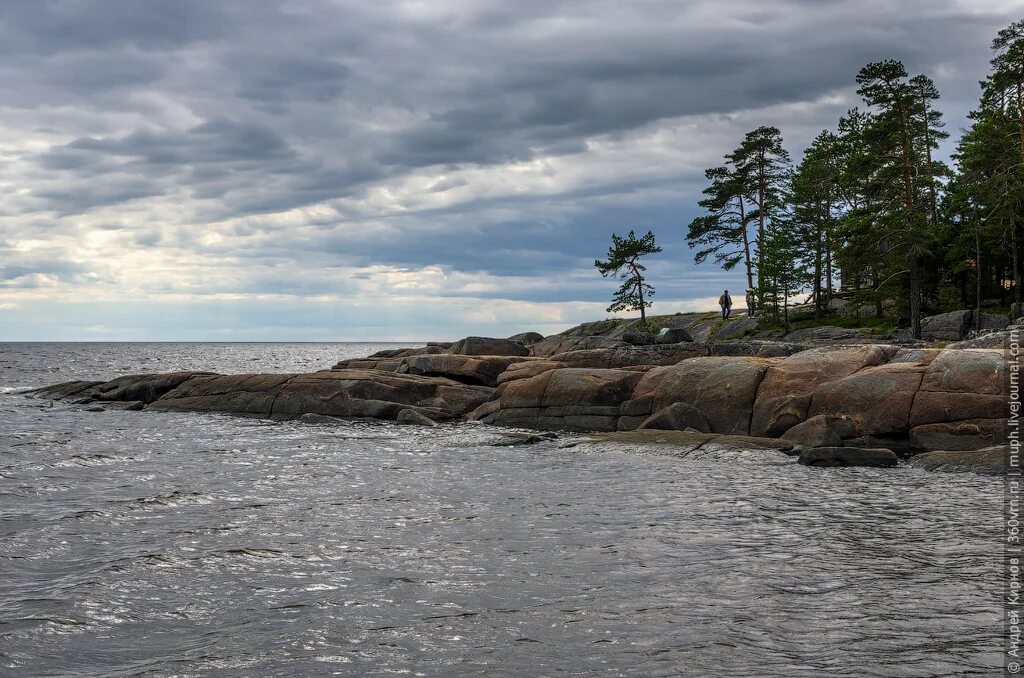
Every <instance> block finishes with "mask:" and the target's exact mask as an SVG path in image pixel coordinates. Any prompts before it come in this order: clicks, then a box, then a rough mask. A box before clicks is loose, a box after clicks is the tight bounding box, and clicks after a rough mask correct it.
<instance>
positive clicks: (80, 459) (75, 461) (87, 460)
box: [51, 454, 133, 468]
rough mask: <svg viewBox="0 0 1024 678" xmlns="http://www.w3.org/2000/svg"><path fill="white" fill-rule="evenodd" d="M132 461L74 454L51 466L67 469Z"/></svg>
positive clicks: (123, 458)
mask: <svg viewBox="0 0 1024 678" xmlns="http://www.w3.org/2000/svg"><path fill="white" fill-rule="evenodd" d="M124 461H133V460H132V458H131V457H122V456H117V455H110V454H76V455H73V456H71V457H68V458H67V459H61V460H60V461H58V462H55V463H54V464H52V465H51V466H53V467H54V468H68V467H74V466H106V465H107V464H116V463H118V462H124Z"/></svg>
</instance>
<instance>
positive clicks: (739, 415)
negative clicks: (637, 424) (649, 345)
mask: <svg viewBox="0 0 1024 678" xmlns="http://www.w3.org/2000/svg"><path fill="white" fill-rule="evenodd" d="M771 364H772V363H771V361H769V360H764V359H757V358H710V357H706V358H705V357H700V358H692V359H690V360H684V361H683V362H681V363H679V364H677V365H672V366H669V367H656V368H654V369H652V370H650V371H649V372H647V373H646V374H644V375H643V379H641V380H640V382H639V383H638V384H637V387H636V390H635V391H634V393H633V398H632V399H633V400H635V401H637V404H638V405H640V404H642V405H644V406H645V407H647V406H649V407H650V409H648V410H647V413H648V414H653V413H654V412H657V411H658V410H661V409H664V408H666V407H668V406H669V405H673V404H675V403H686V404H688V405H690V406H692V407H693V408H694V409H696V410H697V411H699V412H700V413H701V414H702V415H703V417H704V419H705V420H706V421H707V423H708V426H709V427H710V429H711V432H712V433H728V434H741V435H747V434H749V432H750V414H751V411H752V408H753V404H754V397H755V395H756V394H757V387H758V385H759V384H760V383H761V379H762V378H763V377H764V373H765V371H766V370H767V369H768V367H769V365H771ZM624 407H625V406H624ZM643 413H644V412H643V410H639V409H633V410H631V414H633V415H641V414H643Z"/></svg>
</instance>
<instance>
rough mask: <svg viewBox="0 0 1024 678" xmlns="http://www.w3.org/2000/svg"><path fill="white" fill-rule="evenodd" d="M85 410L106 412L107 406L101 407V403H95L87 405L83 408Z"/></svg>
mask: <svg viewBox="0 0 1024 678" xmlns="http://www.w3.org/2000/svg"><path fill="white" fill-rule="evenodd" d="M82 411H83V412H106V411H107V408H105V407H100V406H99V405H93V406H92V407H86V408H83V409H82Z"/></svg>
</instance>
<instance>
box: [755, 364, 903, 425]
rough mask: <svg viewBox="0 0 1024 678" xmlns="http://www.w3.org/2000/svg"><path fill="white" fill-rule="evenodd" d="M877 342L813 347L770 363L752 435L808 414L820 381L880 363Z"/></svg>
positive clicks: (825, 382)
mask: <svg viewBox="0 0 1024 678" xmlns="http://www.w3.org/2000/svg"><path fill="white" fill-rule="evenodd" d="M886 358H887V356H886V352H885V350H884V349H883V348H882V347H880V346H854V347H842V348H816V349H812V350H809V351H803V352H801V353H797V354H796V355H792V356H790V357H788V358H785V359H783V360H782V361H781V362H778V363H776V364H774V365H772V366H771V367H770V368H769V369H768V373H767V374H766V375H765V377H764V381H762V382H761V386H760V387H759V388H758V391H757V402H756V403H755V404H754V414H753V417H752V419H751V424H750V432H751V435H764V436H778V435H781V434H783V433H785V432H786V431H787V430H789V429H790V428H792V427H793V426H795V425H796V424H798V423H800V422H802V421H803V420H804V419H806V418H807V411H808V408H809V407H810V405H811V398H812V395H813V394H814V392H815V391H816V390H817V389H818V387H820V386H821V385H822V384H827V383H829V382H833V381H837V380H839V379H843V378H844V377H848V376H849V375H851V374H854V373H855V372H857V371H859V370H862V369H864V368H865V367H871V366H876V365H881V364H882V363H884V362H885V361H886Z"/></svg>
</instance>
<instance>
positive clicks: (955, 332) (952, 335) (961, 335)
mask: <svg viewBox="0 0 1024 678" xmlns="http://www.w3.org/2000/svg"><path fill="white" fill-rule="evenodd" d="M973 315H974V313H973V311H970V310H966V309H965V310H961V311H950V312H949V313H942V314H939V315H931V316H928V317H926V318H922V319H921V338H922V339H924V340H925V341H962V340H964V339H966V338H967V332H968V330H970V328H971V318H972V317H973Z"/></svg>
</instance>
